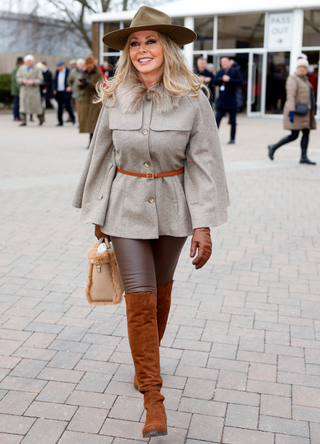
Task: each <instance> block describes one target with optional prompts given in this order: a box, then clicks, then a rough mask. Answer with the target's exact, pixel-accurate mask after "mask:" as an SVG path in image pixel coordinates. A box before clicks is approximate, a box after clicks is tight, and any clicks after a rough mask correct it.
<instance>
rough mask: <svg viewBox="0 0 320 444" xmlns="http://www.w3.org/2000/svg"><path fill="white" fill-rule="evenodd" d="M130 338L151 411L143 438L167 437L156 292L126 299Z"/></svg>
mask: <svg viewBox="0 0 320 444" xmlns="http://www.w3.org/2000/svg"><path fill="white" fill-rule="evenodd" d="M125 298H126V306H127V323H128V337H129V344H130V348H131V353H132V358H133V362H134V367H135V371H136V375H137V378H138V380H139V391H140V392H141V393H143V395H144V407H145V409H146V410H147V418H146V423H145V426H144V428H143V430H142V434H143V437H144V438H145V437H151V436H158V435H166V434H167V416H166V412H165V408H164V405H163V401H164V396H163V395H162V394H161V393H160V390H161V387H162V378H161V376H160V356H159V336H158V325H157V299H156V295H155V293H154V292H146V293H130V294H126V295H125Z"/></svg>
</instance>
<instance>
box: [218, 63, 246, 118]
mask: <svg viewBox="0 0 320 444" xmlns="http://www.w3.org/2000/svg"><path fill="white" fill-rule="evenodd" d="M225 74H227V75H228V76H229V77H230V80H229V82H223V80H222V77H223V76H224V75H225ZM213 83H214V84H215V85H218V86H220V94H219V97H218V100H217V109H218V108H220V109H230V110H237V108H238V107H237V95H236V94H237V87H238V86H241V85H242V83H243V80H242V77H241V74H240V71H239V70H238V69H234V68H230V69H229V71H228V72H225V70H224V69H221V70H220V71H219V72H218V73H217V75H216V76H215V77H214V79H213ZM221 86H224V89H223V90H221Z"/></svg>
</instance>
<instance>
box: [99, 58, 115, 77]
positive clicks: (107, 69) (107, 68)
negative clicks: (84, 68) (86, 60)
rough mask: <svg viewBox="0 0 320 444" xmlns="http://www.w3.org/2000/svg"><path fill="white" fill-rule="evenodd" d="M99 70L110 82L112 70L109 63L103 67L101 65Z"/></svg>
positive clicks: (105, 63)
mask: <svg viewBox="0 0 320 444" xmlns="http://www.w3.org/2000/svg"><path fill="white" fill-rule="evenodd" d="M99 69H100V71H101V74H102V75H103V78H104V79H106V80H108V79H109V77H111V72H112V68H111V66H110V65H109V63H108V62H103V65H100V66H99Z"/></svg>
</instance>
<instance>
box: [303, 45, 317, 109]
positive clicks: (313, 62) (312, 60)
mask: <svg viewBox="0 0 320 444" xmlns="http://www.w3.org/2000/svg"><path fill="white" fill-rule="evenodd" d="M303 53H304V54H305V55H306V56H307V57H308V61H309V68H308V74H307V76H308V78H309V82H310V83H311V85H312V88H313V91H314V93H315V96H316V103H318V77H319V56H320V53H319V51H303Z"/></svg>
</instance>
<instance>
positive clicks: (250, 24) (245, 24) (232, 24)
mask: <svg viewBox="0 0 320 444" xmlns="http://www.w3.org/2000/svg"><path fill="white" fill-rule="evenodd" d="M263 39H264V14H250V15H229V16H223V17H219V18H218V49H232V48H262V47H263Z"/></svg>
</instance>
